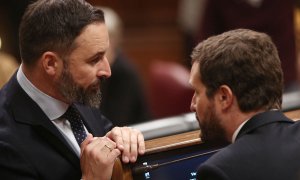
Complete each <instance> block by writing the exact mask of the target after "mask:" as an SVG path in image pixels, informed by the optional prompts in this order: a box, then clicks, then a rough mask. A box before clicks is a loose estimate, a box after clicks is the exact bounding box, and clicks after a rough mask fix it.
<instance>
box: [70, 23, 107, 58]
mask: <svg viewBox="0 0 300 180" xmlns="http://www.w3.org/2000/svg"><path fill="white" fill-rule="evenodd" d="M75 46H76V48H75V49H74V51H73V52H74V53H76V52H79V53H80V54H82V55H86V54H91V53H92V54H94V53H98V52H105V51H106V50H107V48H108V46H109V37H108V31H107V27H106V25H105V24H104V23H93V24H90V25H88V26H87V27H85V28H84V29H83V31H82V33H81V34H80V35H79V36H78V37H77V38H76V39H75ZM80 54H78V55H80Z"/></svg>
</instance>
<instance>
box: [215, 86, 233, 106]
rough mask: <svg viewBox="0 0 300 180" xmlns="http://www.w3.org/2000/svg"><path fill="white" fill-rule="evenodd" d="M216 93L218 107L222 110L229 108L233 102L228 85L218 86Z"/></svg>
mask: <svg viewBox="0 0 300 180" xmlns="http://www.w3.org/2000/svg"><path fill="white" fill-rule="evenodd" d="M216 95H217V101H218V102H219V104H220V107H221V108H222V109H223V110H226V109H228V108H230V107H231V105H232V104H233V99H234V97H233V93H232V91H231V89H230V87H229V86H227V85H222V86H220V88H219V90H218V92H217V94H216Z"/></svg>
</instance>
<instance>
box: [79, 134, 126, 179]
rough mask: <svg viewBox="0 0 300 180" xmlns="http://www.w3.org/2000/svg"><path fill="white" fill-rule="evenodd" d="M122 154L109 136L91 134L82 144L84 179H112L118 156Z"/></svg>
mask: <svg viewBox="0 0 300 180" xmlns="http://www.w3.org/2000/svg"><path fill="white" fill-rule="evenodd" d="M120 154H121V152H120V150H119V149H116V143H115V142H113V141H112V140H110V139H109V138H107V137H93V135H91V134H89V135H88V136H87V138H86V139H85V140H84V141H83V142H82V144H81V155H80V166H81V171H82V179H83V180H96V179H97V180H99V179H101V180H102V179H103V180H105V179H108V180H109V179H111V176H112V171H113V166H114V163H115V160H116V158H117V157H118V156H119V155H120Z"/></svg>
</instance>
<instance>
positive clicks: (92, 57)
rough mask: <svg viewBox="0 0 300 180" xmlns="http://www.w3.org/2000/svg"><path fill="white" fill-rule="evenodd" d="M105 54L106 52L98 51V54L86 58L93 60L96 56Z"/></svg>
mask: <svg viewBox="0 0 300 180" xmlns="http://www.w3.org/2000/svg"><path fill="white" fill-rule="evenodd" d="M104 54H105V52H97V53H96V54H94V55H92V56H91V57H88V58H86V60H92V59H94V58H96V57H99V56H104Z"/></svg>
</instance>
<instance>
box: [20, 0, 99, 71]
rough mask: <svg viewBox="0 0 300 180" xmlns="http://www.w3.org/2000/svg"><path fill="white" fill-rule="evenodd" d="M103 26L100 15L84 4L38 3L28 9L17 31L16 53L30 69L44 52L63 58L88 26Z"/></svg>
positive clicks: (79, 0)
mask: <svg viewBox="0 0 300 180" xmlns="http://www.w3.org/2000/svg"><path fill="white" fill-rule="evenodd" d="M95 22H104V16H103V12H102V11H101V10H100V9H97V8H94V7H93V6H91V5H90V4H88V3H87V2H85V1H84V0H38V1H36V2H34V3H32V4H31V5H29V6H28V8H27V10H26V12H25V13H24V15H23V18H22V22H21V25H20V29H19V38H20V53H21V58H22V61H23V63H24V64H27V65H32V64H34V63H35V62H36V61H37V59H38V58H39V57H40V56H41V55H42V54H43V53H44V52H46V51H54V52H57V53H59V54H60V55H62V56H64V55H67V54H68V53H70V51H71V50H72V48H74V44H73V42H74V40H75V38H76V37H77V36H79V35H80V33H81V32H82V30H83V29H84V28H85V27H86V26H87V25H89V24H92V23H95Z"/></svg>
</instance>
